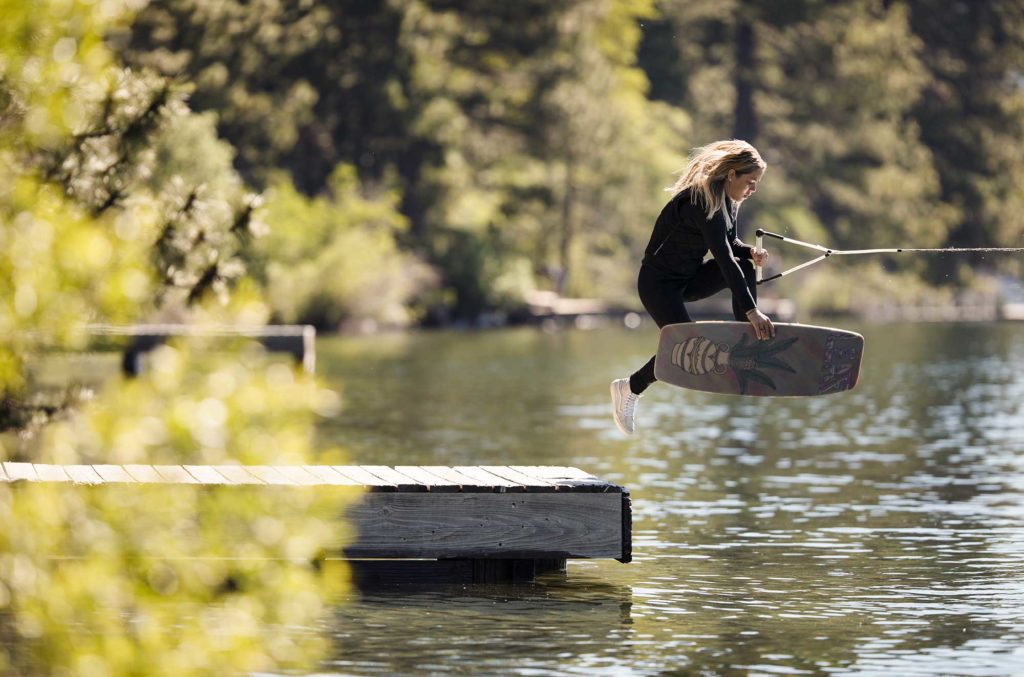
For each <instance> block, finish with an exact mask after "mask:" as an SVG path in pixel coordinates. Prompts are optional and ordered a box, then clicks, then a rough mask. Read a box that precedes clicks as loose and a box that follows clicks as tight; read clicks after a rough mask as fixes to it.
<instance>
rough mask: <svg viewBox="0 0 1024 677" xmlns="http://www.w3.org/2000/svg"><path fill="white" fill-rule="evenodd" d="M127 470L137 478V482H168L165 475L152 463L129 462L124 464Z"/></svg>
mask: <svg viewBox="0 0 1024 677" xmlns="http://www.w3.org/2000/svg"><path fill="white" fill-rule="evenodd" d="M122 467H123V468H124V469H125V471H126V472H127V473H128V474H129V475H131V476H132V477H134V478H135V480H136V481H137V482H144V483H147V484H158V483H164V482H167V480H165V479H164V477H163V475H161V474H160V473H158V472H157V471H156V468H154V467H153V466H151V465H143V464H141V463H129V464H126V465H124V466H122Z"/></svg>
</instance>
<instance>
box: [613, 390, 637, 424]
mask: <svg viewBox="0 0 1024 677" xmlns="http://www.w3.org/2000/svg"><path fill="white" fill-rule="evenodd" d="M638 399H640V396H639V395H637V394H636V393H634V392H633V391H632V390H630V389H629V379H628V378H620V379H616V380H614V381H612V418H614V419H615V426H616V427H617V428H618V429H619V430H620V431H622V434H624V435H632V434H633V417H634V416H635V415H636V401H637V400H638Z"/></svg>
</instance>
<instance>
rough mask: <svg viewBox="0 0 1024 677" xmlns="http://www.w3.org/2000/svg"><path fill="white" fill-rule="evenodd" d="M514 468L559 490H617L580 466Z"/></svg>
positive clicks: (519, 466) (514, 466)
mask: <svg viewBox="0 0 1024 677" xmlns="http://www.w3.org/2000/svg"><path fill="white" fill-rule="evenodd" d="M509 467H510V468H512V470H515V471H517V472H521V473H523V474H524V475H528V476H530V477H535V478H538V479H540V480H542V481H546V482H551V483H552V484H553V485H554V486H555V489H556V490H557V491H615V490H621V488H620V487H617V486H616V485H614V484H611V483H609V482H607V481H605V480H602V479H600V478H597V477H594V476H593V475H591V474H590V473H586V472H583V471H582V470H580V469H579V468H569V467H564V466H553V465H512V466H509Z"/></svg>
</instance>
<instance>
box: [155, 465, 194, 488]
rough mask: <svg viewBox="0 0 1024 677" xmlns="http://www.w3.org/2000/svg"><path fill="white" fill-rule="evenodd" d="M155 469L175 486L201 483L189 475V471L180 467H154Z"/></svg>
mask: <svg viewBox="0 0 1024 677" xmlns="http://www.w3.org/2000/svg"><path fill="white" fill-rule="evenodd" d="M153 469H154V470H156V471H157V472H158V473H159V474H160V476H161V477H163V478H164V479H165V480H167V481H168V482H173V483H175V484H199V481H198V480H197V479H196V478H195V477H192V475H190V474H188V471H187V470H185V469H184V468H182V467H181V466H180V465H154V466H153Z"/></svg>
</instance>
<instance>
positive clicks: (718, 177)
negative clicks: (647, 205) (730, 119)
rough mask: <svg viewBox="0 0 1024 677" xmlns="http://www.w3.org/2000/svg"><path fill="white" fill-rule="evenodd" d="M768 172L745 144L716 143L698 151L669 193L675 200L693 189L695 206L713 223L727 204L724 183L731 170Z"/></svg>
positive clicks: (759, 158)
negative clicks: (687, 190) (712, 219)
mask: <svg viewBox="0 0 1024 677" xmlns="http://www.w3.org/2000/svg"><path fill="white" fill-rule="evenodd" d="M767 168H768V165H767V163H765V161H764V160H762V159H761V155H760V154H759V153H758V152H757V149H756V148H754V147H753V146H751V145H750V144H749V143H747V142H746V141H740V140H739V139H727V140H724V141H715V142H714V143H709V144H708V145H706V146H702V147H701V148H695V149H694V150H693V153H692V154H691V155H690V160H689V161H688V162H687V163H686V167H684V168H683V170H682V171H681V172H680V173H679V179H677V180H676V182H675V183H674V184H673V185H672V186H671V187H670V188H667V189H666V190H668V191H670V192H671V193H672V197H675V196H676V195H679V193H681V192H683V191H684V190H686V189H687V188H692V189H693V195H692V196H691V199H692V200H693V203H694V204H699V205H700V206H701V207H703V208H704V209H706V210H707V212H708V218H709V219H710V218H711V217H712V216H714V215H715V212H717V211H718V210H719V209H721V208H722V206H723V205H724V204H725V179H726V177H727V176H728V174H729V170H730V169H734V170H736V174H737V175H738V174H749V173H750V172H754V171H757V170H758V169H767Z"/></svg>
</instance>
